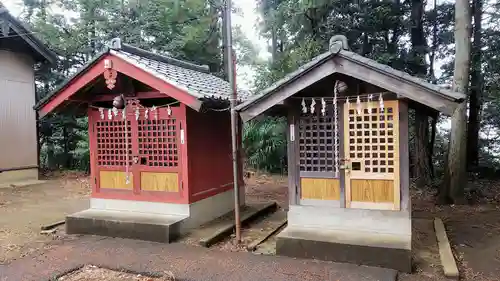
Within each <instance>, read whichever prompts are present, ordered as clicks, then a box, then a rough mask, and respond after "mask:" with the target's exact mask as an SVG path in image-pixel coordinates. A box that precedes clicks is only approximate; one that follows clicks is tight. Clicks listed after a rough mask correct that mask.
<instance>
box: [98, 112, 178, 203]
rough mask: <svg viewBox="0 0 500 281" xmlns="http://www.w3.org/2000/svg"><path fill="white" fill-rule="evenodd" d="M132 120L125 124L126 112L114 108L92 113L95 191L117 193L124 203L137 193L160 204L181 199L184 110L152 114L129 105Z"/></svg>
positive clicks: (127, 120) (128, 116) (127, 113)
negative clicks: (172, 197)
mask: <svg viewBox="0 0 500 281" xmlns="http://www.w3.org/2000/svg"><path fill="white" fill-rule="evenodd" d="M136 109H138V110H136ZM126 115H127V116H126V120H125V119H124V117H123V113H122V111H121V110H120V111H119V112H118V113H116V114H115V113H113V112H112V111H109V110H108V109H104V110H102V111H100V110H98V109H91V110H90V111H89V124H92V133H91V159H92V162H93V164H92V176H93V177H94V179H95V182H94V184H95V190H96V191H97V192H104V193H106V192H113V191H116V192H119V193H120V194H122V195H124V196H118V197H120V198H132V197H128V196H129V195H130V194H132V193H133V194H135V195H138V196H142V195H144V196H147V197H148V198H153V199H154V198H156V199H158V200H160V199H162V198H168V196H169V194H174V195H175V194H176V195H175V196H174V197H179V196H180V193H181V189H182V187H181V167H182V166H181V142H182V141H183V133H184V132H183V129H182V122H181V119H182V118H179V116H182V114H181V109H180V108H179V107H172V108H170V109H167V108H158V109H156V110H155V111H154V112H152V111H151V109H148V108H143V107H141V106H138V105H137V104H128V105H127V110H126ZM125 122H126V123H127V127H125ZM127 162H128V163H127ZM127 191H129V193H127ZM159 192H160V193H159ZM156 199H155V200H156Z"/></svg>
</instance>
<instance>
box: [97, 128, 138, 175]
mask: <svg viewBox="0 0 500 281" xmlns="http://www.w3.org/2000/svg"><path fill="white" fill-rule="evenodd" d="M127 125H128V128H127V130H128V132H127V136H125V121H123V120H122V121H114V120H109V121H97V122H96V123H95V133H96V134H97V165H99V166H126V164H127V163H126V161H127V160H126V156H127V148H126V146H127V143H128V161H129V165H132V133H131V126H130V121H127ZM126 138H127V139H128V140H127V139H126Z"/></svg>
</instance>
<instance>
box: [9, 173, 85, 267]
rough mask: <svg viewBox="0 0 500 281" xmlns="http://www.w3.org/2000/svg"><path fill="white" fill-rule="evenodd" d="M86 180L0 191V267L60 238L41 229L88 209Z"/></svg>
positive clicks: (71, 180) (55, 181)
mask: <svg viewBox="0 0 500 281" xmlns="http://www.w3.org/2000/svg"><path fill="white" fill-rule="evenodd" d="M88 193H89V188H88V186H87V184H86V179H85V178H83V179H81V178H69V179H67V178H66V179H58V180H50V181H48V182H46V183H43V184H38V185H33V186H28V187H22V188H15V187H14V188H2V189H0V226H1V227H0V264H2V263H6V262H9V261H11V260H12V259H15V258H19V257H22V256H25V255H27V254H29V253H31V252H33V251H36V250H37V249H40V248H43V247H45V246H46V245H47V242H49V241H52V240H54V239H59V237H60V236H59V235H58V234H57V233H55V234H50V235H42V234H40V226H41V225H43V224H48V223H53V222H56V221H60V220H63V219H64V217H65V215H66V214H69V213H73V212H75V211H79V210H83V209H85V208H88V199H87V197H88Z"/></svg>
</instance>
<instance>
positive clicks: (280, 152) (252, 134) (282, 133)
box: [243, 117, 286, 172]
mask: <svg viewBox="0 0 500 281" xmlns="http://www.w3.org/2000/svg"><path fill="white" fill-rule="evenodd" d="M243 149H244V151H245V155H246V161H247V165H248V166H249V167H251V168H254V169H258V170H263V171H266V172H283V171H284V170H286V166H285V163H286V119H285V118H273V117H269V118H266V119H265V120H262V121H250V122H248V123H246V124H245V125H244V127H243Z"/></svg>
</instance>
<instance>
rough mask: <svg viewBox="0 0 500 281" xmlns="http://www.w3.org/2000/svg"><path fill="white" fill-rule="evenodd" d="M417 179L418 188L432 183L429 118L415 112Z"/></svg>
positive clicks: (422, 113) (419, 111) (423, 113)
mask: <svg viewBox="0 0 500 281" xmlns="http://www.w3.org/2000/svg"><path fill="white" fill-rule="evenodd" d="M415 132H416V138H415V152H414V161H415V162H414V163H415V178H416V180H417V181H416V184H417V187H418V188H423V187H426V186H428V185H430V183H431V177H430V167H429V161H428V159H429V155H428V146H429V142H428V140H429V117H428V116H427V114H425V112H424V111H421V110H416V111H415Z"/></svg>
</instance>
